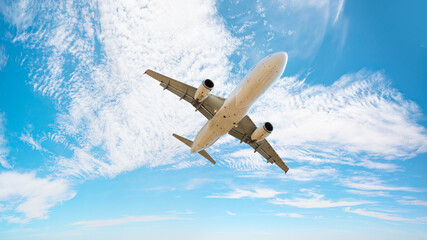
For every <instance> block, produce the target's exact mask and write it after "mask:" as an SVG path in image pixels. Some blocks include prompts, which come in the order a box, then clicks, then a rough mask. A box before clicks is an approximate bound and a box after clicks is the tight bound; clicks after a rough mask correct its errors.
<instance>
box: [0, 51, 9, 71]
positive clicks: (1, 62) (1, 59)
mask: <svg viewBox="0 0 427 240" xmlns="http://www.w3.org/2000/svg"><path fill="white" fill-rule="evenodd" d="M8 59H9V56H8V55H7V54H6V50H5V49H4V47H3V46H2V45H0V71H1V70H2V69H3V68H4V67H5V66H6V64H7V60H8Z"/></svg>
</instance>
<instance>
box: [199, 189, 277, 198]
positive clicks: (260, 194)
mask: <svg viewBox="0 0 427 240" xmlns="http://www.w3.org/2000/svg"><path fill="white" fill-rule="evenodd" d="M283 193H284V192H277V191H275V190H273V189H270V188H254V189H253V190H244V189H234V190H233V191H232V192H229V193H225V194H223V195H212V196H207V198H230V199H239V198H272V197H275V196H277V195H279V194H283Z"/></svg>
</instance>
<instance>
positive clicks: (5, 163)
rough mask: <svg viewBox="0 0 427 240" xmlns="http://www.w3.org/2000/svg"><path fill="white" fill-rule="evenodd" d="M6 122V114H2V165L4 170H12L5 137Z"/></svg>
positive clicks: (0, 160) (0, 134)
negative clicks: (8, 159)
mask: <svg viewBox="0 0 427 240" xmlns="http://www.w3.org/2000/svg"><path fill="white" fill-rule="evenodd" d="M5 121H6V119H5V117H4V114H2V113H0V165H1V166H2V167H4V168H12V166H11V165H10V163H9V162H8V161H7V159H6V158H7V156H8V155H9V151H10V150H9V148H8V147H7V145H6V143H7V141H6V139H5V135H4V122H5Z"/></svg>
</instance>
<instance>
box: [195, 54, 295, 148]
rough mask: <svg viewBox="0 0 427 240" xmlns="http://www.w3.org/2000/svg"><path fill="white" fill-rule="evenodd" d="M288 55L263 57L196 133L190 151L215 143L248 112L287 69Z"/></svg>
mask: <svg viewBox="0 0 427 240" xmlns="http://www.w3.org/2000/svg"><path fill="white" fill-rule="evenodd" d="M287 60H288V55H287V54H286V53H285V52H279V53H275V54H272V55H269V56H267V57H265V58H264V59H262V60H261V61H260V62H259V63H258V64H256V65H255V67H254V68H252V69H251V71H250V72H249V73H248V74H247V75H246V76H245V78H243V80H242V81H241V82H240V84H239V85H238V86H237V87H236V88H235V89H234V91H233V92H232V93H231V94H230V96H229V97H228V98H227V99H226V100H225V102H224V104H223V105H222V107H221V108H220V109H219V110H218V111H217V112H216V114H215V115H214V116H213V118H212V119H210V120H209V121H208V122H206V124H205V125H204V126H203V127H202V129H200V131H199V133H197V136H196V138H195V139H194V142H193V145H192V147H191V153H196V152H199V151H202V150H204V149H206V148H208V147H210V146H212V144H214V143H215V142H216V141H217V140H218V139H219V138H220V137H221V136H223V135H225V134H226V133H228V132H229V131H230V130H231V129H232V128H233V127H234V126H235V125H236V124H237V123H239V122H240V120H242V118H243V117H244V116H245V115H246V114H247V112H248V110H249V108H250V107H251V106H252V104H253V103H254V102H255V100H256V99H257V98H258V97H259V96H261V94H262V93H264V92H265V90H267V88H268V87H269V86H270V85H271V84H272V83H273V82H274V81H275V80H276V79H277V78H279V77H280V76H281V75H282V74H283V71H284V70H285V67H286V63H287Z"/></svg>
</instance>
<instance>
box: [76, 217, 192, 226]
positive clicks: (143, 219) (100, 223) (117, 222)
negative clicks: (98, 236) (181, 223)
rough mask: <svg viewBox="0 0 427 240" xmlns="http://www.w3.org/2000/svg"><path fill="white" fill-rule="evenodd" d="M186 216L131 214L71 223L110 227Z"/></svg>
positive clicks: (177, 218) (178, 218)
mask: <svg viewBox="0 0 427 240" xmlns="http://www.w3.org/2000/svg"><path fill="white" fill-rule="evenodd" d="M183 219H186V218H180V217H178V216H176V215H165V216H162V215H143V216H129V217H123V218H115V219H105V220H90V221H79V222H74V223H72V224H71V225H74V226H83V227H110V226H116V225H121V224H126V223H138V222H157V221H166V220H183Z"/></svg>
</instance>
